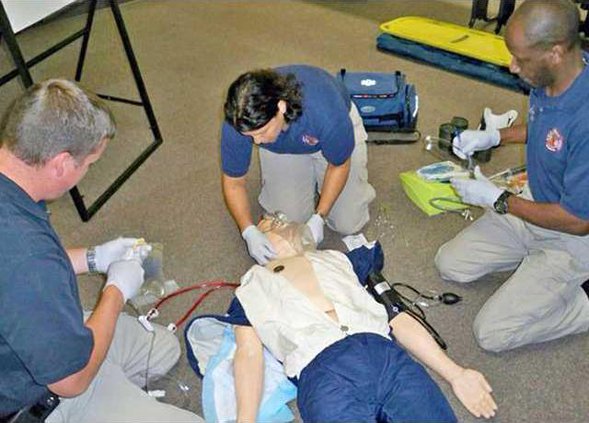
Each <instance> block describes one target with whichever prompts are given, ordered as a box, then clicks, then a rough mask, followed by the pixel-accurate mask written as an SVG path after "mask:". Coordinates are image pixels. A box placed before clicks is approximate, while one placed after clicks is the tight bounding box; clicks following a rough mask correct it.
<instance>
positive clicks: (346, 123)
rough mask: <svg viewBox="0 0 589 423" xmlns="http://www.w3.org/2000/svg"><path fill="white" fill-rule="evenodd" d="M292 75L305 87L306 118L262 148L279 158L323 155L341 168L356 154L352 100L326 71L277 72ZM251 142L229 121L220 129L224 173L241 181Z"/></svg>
mask: <svg viewBox="0 0 589 423" xmlns="http://www.w3.org/2000/svg"><path fill="white" fill-rule="evenodd" d="M276 71H277V72H278V73H280V74H293V75H294V76H295V77H296V79H297V81H298V82H299V83H300V84H301V86H302V94H303V114H302V115H301V116H299V117H298V118H297V119H295V120H294V121H291V122H289V126H288V129H287V130H286V131H284V132H282V133H281V134H280V135H279V136H278V138H277V139H276V141H275V142H273V143H268V144H263V145H260V148H266V149H268V150H269V151H272V152H274V153H278V154H312V153H316V152H318V151H321V152H322V154H323V156H324V157H325V160H327V161H328V162H329V163H331V164H333V165H335V166H339V165H341V164H342V163H344V162H345V161H346V160H347V159H348V158H349V157H350V156H351V154H352V151H353V150H354V128H353V126H352V122H351V120H350V117H349V113H350V104H351V102H350V97H349V95H348V93H347V90H346V88H345V86H344V85H343V84H342V83H340V82H339V81H338V80H337V79H336V78H335V77H334V76H332V75H330V74H329V73H327V72H326V71H324V70H322V69H319V68H316V67H312V66H306V65H292V66H284V67H280V68H276ZM252 148H253V142H252V138H251V137H248V136H245V135H242V134H240V133H239V132H238V131H237V130H236V129H235V128H233V127H232V126H231V125H230V124H229V123H227V122H226V121H225V122H224V123H223V126H222V128H221V165H222V169H223V173H225V174H226V175H228V176H231V177H235V178H237V177H241V176H243V175H245V174H246V173H247V171H248V169H249V165H250V161H251V155H252Z"/></svg>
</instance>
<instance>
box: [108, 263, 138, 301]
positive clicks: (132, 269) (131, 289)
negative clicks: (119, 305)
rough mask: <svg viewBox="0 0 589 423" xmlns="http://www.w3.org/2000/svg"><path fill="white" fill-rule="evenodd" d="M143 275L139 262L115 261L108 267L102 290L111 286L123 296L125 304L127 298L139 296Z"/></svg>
mask: <svg viewBox="0 0 589 423" xmlns="http://www.w3.org/2000/svg"><path fill="white" fill-rule="evenodd" d="M144 273H145V272H144V271H143V267H141V262H140V261H139V260H135V259H132V260H119V261H115V262H113V263H111V265H110V266H109V267H108V273H107V279H106V285H104V289H106V288H107V287H109V286H111V285H112V286H114V287H116V288H117V289H118V290H119V291H121V294H123V300H124V302H127V300H128V299H129V298H133V297H135V296H136V295H137V294H139V289H140V288H141V285H143V282H144V280H143V275H144Z"/></svg>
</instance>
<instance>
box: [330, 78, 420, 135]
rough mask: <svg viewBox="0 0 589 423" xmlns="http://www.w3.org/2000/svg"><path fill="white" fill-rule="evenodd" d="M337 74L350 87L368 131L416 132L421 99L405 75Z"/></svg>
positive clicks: (353, 99) (351, 95)
mask: <svg viewBox="0 0 589 423" xmlns="http://www.w3.org/2000/svg"><path fill="white" fill-rule="evenodd" d="M337 77H338V78H339V80H340V81H342V82H343V83H344V85H345V86H346V88H347V89H348V92H349V93H350V97H351V99H352V101H353V102H354V104H355V105H356V107H357V108H358V111H359V112H360V116H361V117H362V121H363V122H364V127H365V128H366V130H367V131H395V132H412V131H415V125H416V122H417V112H418V109H419V102H418V97H417V92H416V90H415V86H414V85H412V84H408V83H407V81H406V79H405V74H403V73H402V72H400V71H396V72H392V73H378V72H347V71H346V70H345V69H342V70H341V71H340V72H339V74H338V75H337Z"/></svg>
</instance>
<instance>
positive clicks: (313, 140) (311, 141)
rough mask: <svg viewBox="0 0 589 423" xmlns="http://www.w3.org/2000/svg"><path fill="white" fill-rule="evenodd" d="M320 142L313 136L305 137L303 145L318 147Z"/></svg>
mask: <svg viewBox="0 0 589 423" xmlns="http://www.w3.org/2000/svg"><path fill="white" fill-rule="evenodd" d="M318 142H319V140H318V139H317V138H315V137H313V136H311V135H307V134H305V135H303V143H305V144H307V145H317V143H318Z"/></svg>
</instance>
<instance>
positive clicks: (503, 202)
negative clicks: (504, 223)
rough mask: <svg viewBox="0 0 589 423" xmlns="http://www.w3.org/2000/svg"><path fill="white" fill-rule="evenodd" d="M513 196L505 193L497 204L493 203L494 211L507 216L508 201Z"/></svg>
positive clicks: (498, 199)
mask: <svg viewBox="0 0 589 423" xmlns="http://www.w3.org/2000/svg"><path fill="white" fill-rule="evenodd" d="M512 195H513V194H512V193H511V192H509V191H503V192H502V193H501V195H500V196H499V197H497V200H495V203H493V209H495V211H496V212H497V213H499V214H507V212H508V211H509V210H508V206H507V199H508V198H509V197H511V196H512Z"/></svg>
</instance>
